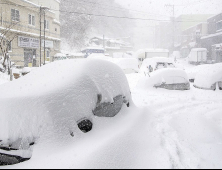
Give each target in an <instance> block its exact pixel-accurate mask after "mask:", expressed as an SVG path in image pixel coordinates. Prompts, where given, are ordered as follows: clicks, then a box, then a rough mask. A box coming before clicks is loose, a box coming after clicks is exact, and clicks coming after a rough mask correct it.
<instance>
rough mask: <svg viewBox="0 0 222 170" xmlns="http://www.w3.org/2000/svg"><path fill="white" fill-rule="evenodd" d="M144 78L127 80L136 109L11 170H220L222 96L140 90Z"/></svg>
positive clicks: (40, 148)
mask: <svg viewBox="0 0 222 170" xmlns="http://www.w3.org/2000/svg"><path fill="white" fill-rule="evenodd" d="M142 76H143V75H140V74H129V75H127V78H128V81H129V84H130V87H131V92H132V96H133V100H134V102H135V106H132V107H131V108H127V107H124V108H123V109H122V111H121V113H120V114H118V115H117V116H116V117H115V118H113V119H108V118H97V120H96V122H95V126H94V129H93V131H92V132H90V133H88V134H83V135H82V136H77V137H76V138H74V139H72V140H70V141H67V142H65V143H60V144H59V145H58V146H57V145H54V144H50V145H49V144H47V145H46V143H39V144H38V145H37V146H36V147H35V148H34V153H33V157H32V159H31V160H30V161H27V162H24V163H21V164H19V165H14V166H9V167H7V168H21V169H22V168H222V161H221V160H222V111H221V110H222V94H221V91H215V92H214V91H204V90H199V89H195V88H194V87H191V90H190V91H168V90H164V89H154V88H153V89H143V90H142V89H138V88H136V84H137V82H138V81H139V79H140V78H141V77H142Z"/></svg>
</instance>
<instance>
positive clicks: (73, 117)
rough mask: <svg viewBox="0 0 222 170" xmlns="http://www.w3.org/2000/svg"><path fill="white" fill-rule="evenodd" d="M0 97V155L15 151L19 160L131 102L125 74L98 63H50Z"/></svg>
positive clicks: (4, 88) (85, 129)
mask: <svg viewBox="0 0 222 170" xmlns="http://www.w3.org/2000/svg"><path fill="white" fill-rule="evenodd" d="M0 93H1V96H0V108H1V109H0V129H1V131H0V154H1V153H3V154H9V153H8V152H7V151H5V150H4V151H2V150H1V148H13V149H15V150H17V151H14V154H15V155H17V156H20V157H22V158H30V157H31V151H32V147H31V146H33V144H35V143H36V142H38V141H41V142H42V141H47V142H49V141H54V142H58V143H63V142H65V141H66V140H67V139H69V138H70V137H73V136H75V135H77V134H79V133H81V132H88V131H90V130H91V129H92V125H93V120H94V119H95V116H99V117H113V116H115V115H116V114H118V112H119V111H120V110H121V108H122V106H123V104H124V103H125V104H126V105H128V106H129V103H131V94H130V90H129V85H128V82H127V79H126V77H125V75H124V73H123V71H122V70H121V69H120V68H119V67H118V66H116V65H114V64H112V63H110V62H107V61H102V60H64V61H60V62H54V63H51V64H48V65H45V66H43V67H42V68H40V69H36V70H33V71H32V72H31V73H30V74H28V75H26V76H24V77H22V78H20V79H18V80H17V81H14V82H10V83H7V85H2V86H1V89H0ZM49 143H50V142H49ZM0 162H1V157H0Z"/></svg>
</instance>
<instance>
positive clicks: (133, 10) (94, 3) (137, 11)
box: [76, 0, 170, 17]
mask: <svg viewBox="0 0 222 170" xmlns="http://www.w3.org/2000/svg"><path fill="white" fill-rule="evenodd" d="M76 1H80V0H76ZM81 2H85V3H86V4H88V5H89V4H93V5H100V6H106V7H109V8H106V9H115V10H117V9H119V10H122V11H123V10H125V11H131V12H136V13H141V14H146V15H154V16H164V17H170V16H168V15H160V14H153V13H147V12H145V11H139V10H135V9H129V8H122V7H114V6H110V5H106V4H101V3H98V2H91V1H84V0H81ZM79 3H80V2H79ZM85 3H84V4H85ZM110 7H111V8H110Z"/></svg>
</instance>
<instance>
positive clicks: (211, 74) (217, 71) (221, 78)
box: [194, 63, 222, 90]
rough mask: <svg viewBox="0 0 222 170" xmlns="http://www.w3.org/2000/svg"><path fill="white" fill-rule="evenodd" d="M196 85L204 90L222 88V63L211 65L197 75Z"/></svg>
mask: <svg viewBox="0 0 222 170" xmlns="http://www.w3.org/2000/svg"><path fill="white" fill-rule="evenodd" d="M194 87H196V88H199V89H204V90H216V89H217V88H218V89H220V90H222V64H221V63H218V64H212V65H209V66H208V68H207V70H206V69H202V70H200V71H199V72H198V74H197V75H196V78H195V81H194Z"/></svg>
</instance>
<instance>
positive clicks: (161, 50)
mask: <svg viewBox="0 0 222 170" xmlns="http://www.w3.org/2000/svg"><path fill="white" fill-rule="evenodd" d="M145 52H153V53H158V52H160V53H162V52H165V53H169V50H168V49H145Z"/></svg>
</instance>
